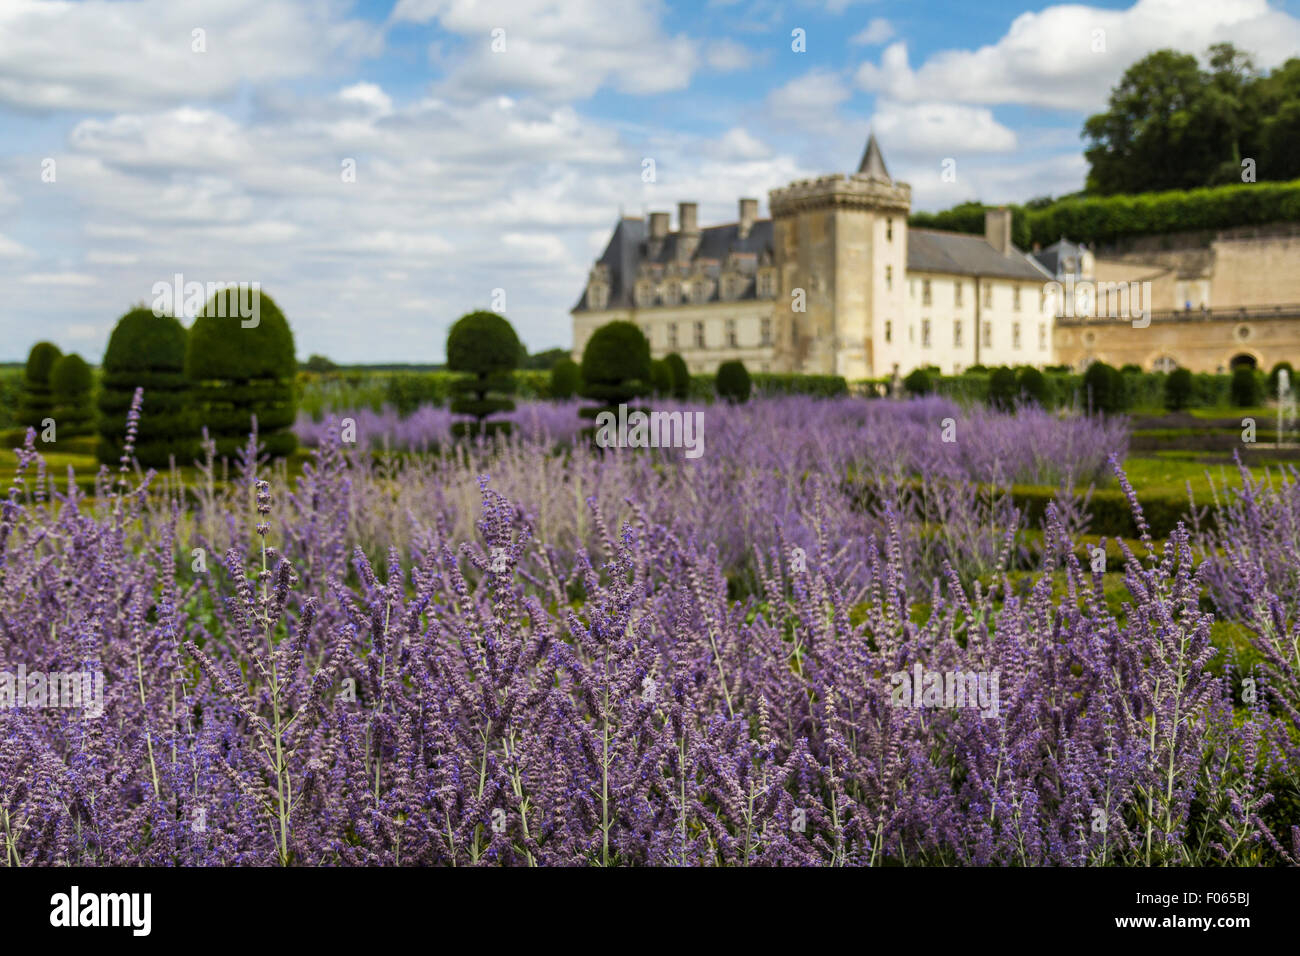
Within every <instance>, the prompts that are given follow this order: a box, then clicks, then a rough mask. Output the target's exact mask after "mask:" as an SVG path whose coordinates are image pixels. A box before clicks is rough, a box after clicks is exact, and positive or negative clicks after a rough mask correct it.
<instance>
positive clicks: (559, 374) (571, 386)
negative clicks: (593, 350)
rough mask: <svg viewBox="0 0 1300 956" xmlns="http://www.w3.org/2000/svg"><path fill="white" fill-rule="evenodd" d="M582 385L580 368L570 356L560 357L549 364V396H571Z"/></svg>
mask: <svg viewBox="0 0 1300 956" xmlns="http://www.w3.org/2000/svg"><path fill="white" fill-rule="evenodd" d="M581 386H582V370H581V369H579V368H578V363H577V362H575V361H574V360H573V359H571V358H562V359H560V361H558V362H556V363H555V364H554V365H552V366H551V387H550V393H551V398H572V397H573V396H574V395H576V394H577V392H578V389H579V388H580V387H581Z"/></svg>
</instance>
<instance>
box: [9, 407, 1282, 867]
mask: <svg viewBox="0 0 1300 956" xmlns="http://www.w3.org/2000/svg"><path fill="white" fill-rule="evenodd" d="M672 407H677V408H681V407H682V406H672ZM700 410H702V412H703V415H704V419H703V420H704V423H705V446H704V453H703V454H702V455H701V456H700V457H699V458H698V459H695V460H687V459H686V458H685V457H684V456H683V454H682V451H681V450H680V449H648V450H637V449H623V450H618V449H605V450H601V449H597V448H593V447H592V446H591V445H590V443H589V442H588V441H586V440H584V439H583V438H582V437H581V436H580V435H579V433H578V428H579V424H580V423H579V419H578V417H577V415H576V411H575V407H574V406H573V405H570V404H565V403H555V404H549V405H548V404H540V403H539V404H524V405H521V407H520V408H519V409H518V410H517V411H516V412H514V413H512V416H511V417H512V418H513V419H514V420H515V421H516V424H517V427H516V429H515V432H514V434H513V436H511V437H509V438H505V437H501V438H497V439H495V440H493V441H487V440H479V441H478V442H452V441H450V440H449V433H448V429H449V426H450V415H449V414H448V413H446V412H444V411H442V410H439V409H432V408H431V409H422V410H421V411H420V412H417V413H416V414H415V415H414V416H410V417H408V418H407V419H405V420H402V419H398V417H397V416H396V415H395V414H382V415H377V414H375V413H371V412H364V413H363V412H357V413H355V414H354V415H349V416H339V417H338V418H333V419H327V420H325V421H322V422H320V423H312V422H311V421H310V420H309V419H300V421H299V423H298V426H297V432H298V435H299V438H300V440H302V441H303V442H304V443H305V444H307V445H309V446H311V448H312V451H311V457H310V460H309V461H308V462H307V464H306V465H305V466H304V467H303V468H302V470H301V474H296V473H291V472H290V470H289V469H288V468H287V467H286V466H285V465H284V463H283V462H277V463H274V464H271V463H268V462H267V461H266V460H264V459H263V458H262V457H261V456H259V455H258V453H257V450H256V441H257V439H256V436H252V437H251V438H250V444H249V447H248V449H246V450H245V451H244V452H243V453H242V454H241V455H240V456H238V458H237V459H236V460H234V461H225V462H222V461H217V460H215V459H214V457H213V456H212V454H211V452H210V450H209V453H208V455H207V456H206V458H205V460H204V461H202V462H200V466H199V467H198V469H197V470H194V469H188V470H184V471H173V472H171V473H164V474H154V473H152V472H150V473H145V474H141V473H140V471H139V470H138V469H133V468H129V467H127V466H126V465H124V466H123V467H122V469H121V470H120V471H119V472H117V473H113V472H111V471H110V470H108V469H103V470H102V471H101V473H100V477H99V479H98V483H97V485H98V487H97V490H96V493H95V494H91V495H88V494H86V493H84V492H83V491H81V490H80V489H79V487H78V485H77V483H76V482H75V481H73V480H72V476H71V474H70V473H69V475H67V476H62V475H59V474H55V473H53V472H52V471H51V470H50V469H48V468H47V467H46V464H45V462H44V460H43V459H42V457H41V456H40V454H38V453H37V452H36V451H35V446H34V442H33V438H31V437H29V441H28V444H27V446H26V448H24V449H19V450H18V453H17V454H18V469H17V475H16V477H15V479H14V481H13V484H12V486H11V487H10V489H9V490H8V494H7V497H6V498H5V501H4V504H3V511H2V516H0V575H2V576H3V587H2V588H0V628H2V629H3V635H4V639H5V643H6V646H7V647H8V648H9V653H10V655H11V656H12V658H13V659H15V660H18V659H21V660H23V661H25V662H26V665H25V666H26V669H27V671H28V672H29V673H34V672H41V673H43V674H46V675H51V678H50V683H49V685H48V688H45V689H43V690H42V693H45V692H46V690H48V691H49V694H50V695H51V699H50V700H48V701H47V703H49V704H50V706H30V703H31V700H30V694H31V692H32V688H31V687H28V688H27V692H28V694H29V700H28V701H27V703H28V704H29V706H23V702H22V701H15V700H14V699H13V697H12V695H13V693H14V689H13V688H12V687H11V688H10V689H9V693H10V695H11V697H10V703H11V704H16V705H10V706H5V707H4V708H2V709H0V725H3V726H2V727H0V731H2V732H0V839H3V856H4V859H5V862H6V863H7V864H8V865H10V866H33V865H65V864H73V865H136V864H149V865H199V866H210V865H229V864H243V865H268V866H269V865H294V866H317V865H374V864H383V865H391V866H398V865H401V866H406V865H411V866H417V865H455V866H464V865H514V866H543V865H552V866H553V865H574V864H578V865H585V864H590V865H600V866H617V865H647V864H648V865H734V866H746V865H751V866H757V865H954V864H995V865H1015V866H1020V865H1069V866H1085V865H1086V866H1109V865H1205V864H1227V865H1276V864H1294V863H1296V862H1297V860H1298V859H1300V799H1298V793H1297V786H1298V784H1300V779H1298V777H1297V773H1298V772H1300V737H1298V735H1297V731H1296V719H1297V716H1298V712H1297V709H1298V708H1300V678H1298V677H1297V668H1300V650H1298V649H1297V648H1300V625H1298V624H1297V597H1296V595H1297V583H1298V582H1297V578H1298V577H1300V574H1298V571H1300V553H1298V551H1297V548H1298V547H1300V483H1297V477H1296V475H1295V474H1294V473H1291V474H1288V475H1274V476H1272V477H1269V478H1259V477H1256V476H1255V475H1253V474H1252V473H1250V472H1247V471H1245V470H1243V473H1242V476H1241V481H1242V484H1241V485H1240V487H1239V490H1236V491H1232V492H1227V493H1225V496H1224V498H1223V499H1222V500H1220V501H1219V502H1218V507H1217V509H1216V510H1215V516H1216V517H1215V520H1214V521H1208V520H1205V518H1204V515H1202V514H1198V517H1197V518H1196V520H1195V521H1194V522H1193V524H1192V526H1189V527H1178V528H1176V529H1175V530H1174V531H1173V532H1172V533H1171V534H1169V535H1168V536H1167V537H1161V538H1158V539H1157V538H1155V537H1153V536H1152V535H1150V534H1148V533H1146V531H1145V529H1146V524H1145V521H1144V519H1143V518H1142V512H1141V506H1140V504H1139V501H1140V499H1141V498H1142V496H1143V489H1142V488H1138V489H1136V491H1135V490H1134V489H1133V488H1132V487H1131V486H1130V485H1129V484H1128V481H1127V479H1126V478H1125V477H1124V475H1123V474H1122V472H1121V471H1120V469H1119V466H1118V464H1117V463H1118V462H1120V461H1122V460H1123V458H1124V455H1125V451H1126V448H1127V443H1128V435H1127V432H1126V425H1125V424H1124V421H1125V420H1124V419H1107V418H1100V417H1098V418H1089V417H1086V416H1075V415H1059V416H1058V415H1056V414H1053V413H1049V412H1044V411H1039V410H1035V409H1032V408H1027V409H1022V410H1021V411H1020V412H1019V413H1018V414H1014V415H1013V414H1002V413H997V412H991V411H983V410H975V411H963V410H961V409H959V408H957V407H956V406H954V405H950V404H948V403H947V402H945V401H943V400H941V399H936V398H931V399H920V400H914V401H909V402H894V401H883V400H881V401H864V400H860V399H849V398H845V399H839V400H824V401H818V400H813V399H805V398H787V399H766V400H762V401H756V402H751V403H750V404H748V405H742V406H735V407H733V406H728V405H725V404H721V403H720V404H716V405H709V406H707V407H702V408H701V409H700ZM343 417H347V418H351V419H352V420H353V421H354V422H355V425H356V439H357V440H356V441H355V442H344V441H342V440H341V436H342V435H343V434H344V430H343V424H342V422H341V418H343ZM945 419H950V420H951V423H950V425H949V426H948V428H949V433H950V434H951V435H952V436H953V438H954V440H951V441H945V440H943V437H942V436H943V434H944V429H945V424H944V421H945ZM133 427H134V426H133ZM1024 483H1032V484H1037V485H1046V486H1054V487H1056V488H1058V489H1059V491H1058V493H1057V495H1056V500H1055V501H1053V502H1051V503H1050V504H1049V506H1048V507H1047V508H1046V509H1045V512H1044V514H1043V515H1042V517H1041V519H1040V520H1036V521H1031V520H1029V519H1028V518H1027V517H1025V516H1024V515H1022V514H1021V512H1020V511H1019V510H1018V509H1017V507H1016V504H1015V498H1014V497H1013V496H1012V494H1011V493H1010V492H1011V489H1012V488H1013V486H1015V485H1017V484H1024ZM1094 485H1096V486H1099V487H1100V486H1104V485H1110V486H1111V487H1116V486H1117V487H1119V488H1120V489H1122V490H1123V492H1124V493H1125V494H1126V495H1127V497H1128V499H1129V501H1130V502H1131V507H1132V510H1133V513H1134V515H1135V521H1136V527H1137V528H1138V530H1139V534H1138V536H1137V537H1136V538H1130V539H1127V540H1119V541H1115V540H1105V541H1098V539H1097V537H1096V536H1095V535H1093V536H1092V537H1090V538H1088V539H1087V540H1088V541H1089V542H1093V543H1091V544H1085V543H1082V542H1083V540H1084V539H1083V536H1085V535H1088V534H1089V532H1090V530H1091V529H1090V527H1089V525H1090V513H1089V508H1088V494H1089V491H1088V489H1089V488H1091V487H1092V486H1094ZM1198 504H1204V503H1198ZM69 673H93V674H96V675H99V674H102V677H103V680H102V685H101V686H102V701H100V703H101V704H102V714H100V715H99V716H97V717H95V716H92V715H91V714H90V713H89V711H90V709H91V708H89V707H80V708H78V707H62V706H55V705H54V704H55V701H54V699H53V698H55V697H57V696H58V694H57V692H56V690H55V688H56V686H57V683H56V682H55V680H54V677H53V675H59V674H69ZM954 685H956V688H955V692H954ZM87 686H93V685H87ZM63 691H64V693H66V685H65V687H64V688H63ZM3 692H4V689H3V688H0V693H3ZM967 692H969V693H967ZM963 698H965V699H964V700H963ZM83 703H84V702H83Z"/></svg>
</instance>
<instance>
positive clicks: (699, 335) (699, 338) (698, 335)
mask: <svg viewBox="0 0 1300 956" xmlns="http://www.w3.org/2000/svg"><path fill="white" fill-rule="evenodd" d="M695 347H696V348H697V349H702V348H704V323H703V322H696V323H695Z"/></svg>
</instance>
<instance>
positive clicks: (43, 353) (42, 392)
mask: <svg viewBox="0 0 1300 956" xmlns="http://www.w3.org/2000/svg"><path fill="white" fill-rule="evenodd" d="M62 357H63V353H62V352H60V351H59V347H58V346H57V345H54V344H53V343H51V342H37V343H36V344H35V345H33V346H32V350H31V351H30V352H29V353H27V366H26V368H24V369H23V397H22V404H20V405H19V406H18V423H19V424H20V425H28V426H31V427H32V428H35V429H36V430H37V431H40V430H41V428H42V427H44V426H43V425H42V422H44V421H45V419H47V418H53V417H54V395H53V393H51V391H50V372H51V371H53V370H54V363H55V362H57V361H58V360H59V359H61V358H62Z"/></svg>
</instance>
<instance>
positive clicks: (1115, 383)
mask: <svg viewBox="0 0 1300 956" xmlns="http://www.w3.org/2000/svg"><path fill="white" fill-rule="evenodd" d="M1083 393H1084V395H1085V397H1086V400H1088V401H1089V402H1090V403H1091V407H1092V410H1093V411H1094V412H1103V413H1105V414H1108V415H1113V414H1115V413H1117V412H1122V411H1124V409H1125V408H1127V407H1128V400H1127V396H1126V394H1125V387H1124V376H1123V375H1121V374H1120V373H1119V370H1118V369H1116V368H1114V367H1113V366H1110V365H1107V364H1106V363H1105V362H1093V363H1092V364H1091V365H1089V366H1088V370H1087V371H1086V372H1084V373H1083Z"/></svg>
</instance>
